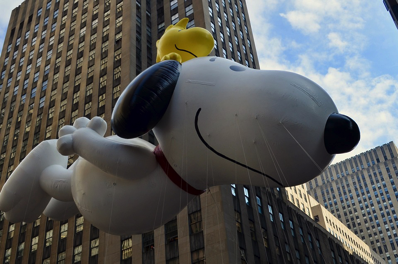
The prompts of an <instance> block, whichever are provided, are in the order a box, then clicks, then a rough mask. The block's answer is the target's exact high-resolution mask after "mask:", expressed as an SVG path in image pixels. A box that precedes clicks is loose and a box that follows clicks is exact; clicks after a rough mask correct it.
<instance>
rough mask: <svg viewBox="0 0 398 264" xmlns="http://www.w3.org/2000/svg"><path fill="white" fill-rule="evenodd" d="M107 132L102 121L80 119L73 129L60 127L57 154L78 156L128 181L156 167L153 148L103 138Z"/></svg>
mask: <svg viewBox="0 0 398 264" xmlns="http://www.w3.org/2000/svg"><path fill="white" fill-rule="evenodd" d="M105 131H106V122H105V121H104V120H103V119H102V118H100V117H94V118H93V119H92V120H88V119H87V118H84V117H82V118H79V119H77V120H76V122H75V124H74V126H73V127H72V126H65V127H63V128H61V130H60V138H59V139H58V142H57V148H58V151H59V152H60V153H61V154H62V155H71V154H74V153H76V154H78V155H79V156H80V157H82V158H84V159H85V160H87V161H88V162H90V163H92V164H93V165H94V166H96V167H98V168H100V169H101V170H102V171H104V172H106V173H109V174H111V175H114V176H118V177H122V178H126V179H138V178H141V177H143V176H145V175H149V174H150V173H152V172H153V170H155V169H156V168H157V166H158V164H157V161H156V158H155V155H154V154H153V149H154V146H152V147H151V146H150V145H149V144H134V141H131V140H130V141H127V140H120V141H117V140H112V139H109V138H104V137H103V135H104V134H105ZM137 142H139V140H137Z"/></svg>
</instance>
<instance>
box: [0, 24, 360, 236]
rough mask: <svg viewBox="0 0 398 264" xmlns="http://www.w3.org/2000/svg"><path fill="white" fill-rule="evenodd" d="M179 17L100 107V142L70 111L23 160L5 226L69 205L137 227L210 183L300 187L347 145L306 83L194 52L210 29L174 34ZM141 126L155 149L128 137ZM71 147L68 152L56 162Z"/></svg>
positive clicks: (353, 128)
mask: <svg viewBox="0 0 398 264" xmlns="http://www.w3.org/2000/svg"><path fill="white" fill-rule="evenodd" d="M187 22H188V20H182V21H180V22H179V23H178V24H177V25H175V26H170V27H169V28H168V29H167V30H166V32H165V34H164V35H163V37H162V38H161V39H160V40H159V41H158V43H157V48H158V58H157V60H158V61H159V63H157V64H155V65H154V66H152V67H150V68H148V69H147V70H145V71H144V72H142V73H141V74H140V75H139V76H137V77H136V78H135V79H134V80H133V81H132V82H131V83H130V84H129V85H128V87H127V88H126V89H125V90H124V92H123V93H122V95H121V96H120V98H119V100H118V102H117V103H116V105H115V108H114V111H113V113H112V129H113V131H114V132H115V133H116V134H117V136H110V137H104V134H105V131H106V130H107V124H106V122H105V121H104V120H102V119H101V118H99V117H94V118H93V119H91V120H88V119H87V118H79V119H77V120H76V121H75V123H74V124H73V126H64V127H63V128H61V129H60V131H59V139H58V140H55V139H53V140H47V141H43V142H42V143H40V144H39V145H38V146H37V147H36V148H34V149H33V150H32V151H31V152H30V153H29V154H28V155H27V156H26V157H25V159H24V160H23V161H22V162H21V163H20V164H19V166H18V167H17V168H16V169H15V170H14V172H13V173H12V175H11V177H10V178H9V179H8V181H7V182H6V183H5V184H4V186H3V189H2V190H1V192H0V210H2V211H3V212H5V217H6V218H7V219H8V220H9V221H11V222H22V221H25V222H32V221H34V220H36V219H37V217H38V216H39V215H40V214H42V213H43V214H44V215H46V216H48V217H50V218H53V219H56V220H64V219H68V218H69V217H71V216H73V215H75V214H76V213H78V212H80V213H81V214H82V215H83V216H84V217H85V218H86V219H87V220H88V221H90V222H91V223H92V224H93V225H94V226H96V227H98V228H99V229H101V230H103V231H105V232H107V233H111V234H116V235H127V234H129V235H131V234H140V233H144V232H147V231H150V230H153V229H155V228H156V227H159V226H161V225H163V224H165V223H166V222H168V221H169V220H170V219H172V218H173V217H175V215H176V214H177V213H179V212H180V211H181V210H182V209H183V208H184V207H185V206H186V205H187V203H188V202H189V201H190V200H191V199H192V198H194V197H195V196H197V195H200V194H201V193H203V191H204V190H205V189H207V188H209V187H211V186H216V185H222V184H231V183H235V184H247V185H256V186H262V187H287V186H294V185H298V184H302V183H305V182H307V181H309V180H311V179H312V178H314V177H316V176H317V175H319V174H320V173H321V172H322V170H323V169H324V168H325V167H326V166H327V165H328V164H329V163H330V162H331V160H332V159H333V157H334V156H335V154H338V153H344V152H348V151H350V150H352V149H353V148H354V147H355V146H356V144H357V143H358V141H359V137H360V134H359V129H358V126H357V125H356V123H355V122H354V121H353V120H352V119H350V118H349V117H347V116H344V115H341V114H339V113H338V111H337V108H336V106H335V104H334V103H333V101H332V99H331V98H330V97H329V96H328V94H327V93H326V92H325V91H324V90H323V89H322V88H321V87H319V86H318V85H317V84H315V83H314V82H312V81H310V80H308V79H307V78H305V77H303V76H300V75H297V74H294V73H290V72H283V71H260V70H253V69H250V68H247V67H244V66H242V65H240V64H238V63H235V62H233V61H230V60H227V59H223V58H218V57H203V56H206V55H207V54H209V53H210V51H211V50H212V48H213V45H214V42H213V39H212V38H211V34H210V33H209V32H207V33H206V32H204V31H202V30H196V29H195V28H190V29H186V26H187ZM195 32H196V33H195ZM209 35H210V39H211V41H209V39H208V38H209ZM193 37H196V38H195V40H196V41H195V43H201V45H194V44H193V43H191V38H193ZM196 57H197V58H196ZM169 59H172V60H169ZM180 62H183V63H182V64H180ZM151 129H153V131H154V133H155V135H156V138H157V140H158V142H159V145H158V146H154V145H152V144H151V143H149V142H146V141H144V140H142V139H140V138H138V137H139V136H141V135H143V134H145V133H147V132H148V131H149V130H151ZM72 154H77V155H79V158H78V159H77V160H76V161H75V162H74V163H73V165H72V166H70V167H69V168H67V161H68V155H72Z"/></svg>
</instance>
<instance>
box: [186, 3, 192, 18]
mask: <svg viewBox="0 0 398 264" xmlns="http://www.w3.org/2000/svg"><path fill="white" fill-rule="evenodd" d="M190 14H193V6H192V4H190V5H189V6H187V7H186V8H185V15H186V16H189V15H190Z"/></svg>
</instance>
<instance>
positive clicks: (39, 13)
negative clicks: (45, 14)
mask: <svg viewBox="0 0 398 264" xmlns="http://www.w3.org/2000/svg"><path fill="white" fill-rule="evenodd" d="M42 11H43V10H42V8H41V7H40V8H39V10H37V16H40V15H41V12H42Z"/></svg>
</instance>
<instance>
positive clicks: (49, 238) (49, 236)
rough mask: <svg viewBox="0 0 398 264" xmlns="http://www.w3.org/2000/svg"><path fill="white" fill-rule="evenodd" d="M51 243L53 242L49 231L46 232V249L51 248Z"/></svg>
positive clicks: (51, 232)
mask: <svg viewBox="0 0 398 264" xmlns="http://www.w3.org/2000/svg"><path fill="white" fill-rule="evenodd" d="M52 242H53V230H52V229H51V230H50V231H47V232H46V247H49V246H51V245H52Z"/></svg>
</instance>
